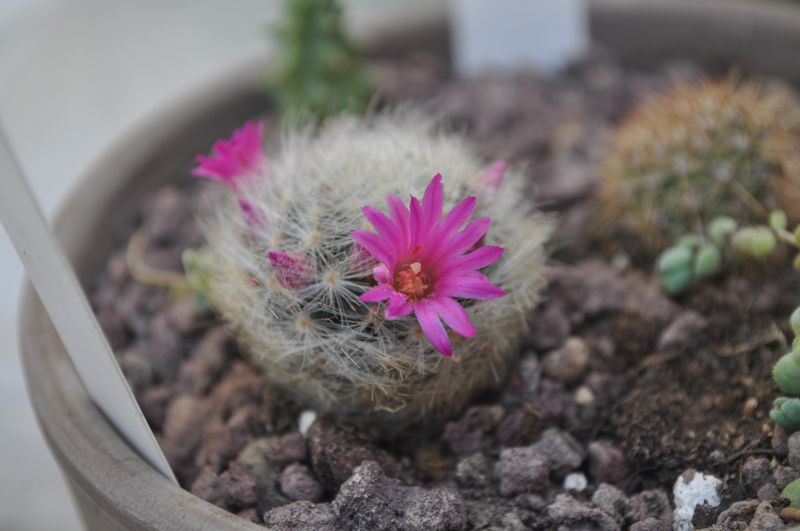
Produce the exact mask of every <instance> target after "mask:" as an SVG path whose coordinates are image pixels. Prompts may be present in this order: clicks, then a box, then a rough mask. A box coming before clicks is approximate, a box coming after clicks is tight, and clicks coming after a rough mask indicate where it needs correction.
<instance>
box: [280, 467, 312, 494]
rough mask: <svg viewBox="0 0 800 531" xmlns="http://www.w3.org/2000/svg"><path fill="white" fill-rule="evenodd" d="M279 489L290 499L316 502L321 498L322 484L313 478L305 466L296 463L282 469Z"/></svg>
mask: <svg viewBox="0 0 800 531" xmlns="http://www.w3.org/2000/svg"><path fill="white" fill-rule="evenodd" d="M281 490H282V491H283V493H284V494H285V495H286V497H287V498H289V499H290V500H292V501H300V500H306V501H312V502H317V501H320V499H322V486H321V485H320V484H319V483H318V482H317V480H316V479H314V476H313V475H311V471H310V470H309V469H308V467H307V466H305V465H301V464H297V463H295V464H293V465H289V466H288V467H286V468H285V469H284V470H283V474H281Z"/></svg>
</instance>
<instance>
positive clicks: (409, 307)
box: [353, 174, 505, 356]
mask: <svg viewBox="0 0 800 531" xmlns="http://www.w3.org/2000/svg"><path fill="white" fill-rule="evenodd" d="M443 202H444V187H443V186H442V176H441V175H440V174H436V176H434V178H433V179H432V180H431V182H430V184H429V185H428V187H427V188H426V189H425V195H424V196H423V198H422V203H420V201H419V200H418V199H417V198H416V197H414V196H411V201H410V203H409V207H410V208H407V207H406V205H405V204H404V203H403V201H402V200H401V199H400V198H399V197H397V196H396V195H393V194H389V195H388V196H387V197H386V203H387V204H388V206H389V212H390V215H389V216H386V215H385V214H383V213H382V212H380V211H379V210H377V209H375V208H373V207H370V206H365V207H364V209H363V211H364V216H365V217H366V218H367V220H368V221H369V222H370V223H371V224H372V226H373V227H375V230H376V231H377V234H374V233H372V232H368V231H361V230H359V231H355V232H353V238H354V239H355V241H356V242H357V243H358V244H360V245H362V246H363V247H364V248H365V249H367V250H368V251H369V252H370V253H371V254H372V255H373V256H374V257H375V259H376V260H377V261H378V262H380V264H379V265H378V266H377V267H375V269H374V270H373V277H374V278H375V280H376V281H377V282H378V285H377V286H375V287H373V288H372V289H370V290H369V291H367V292H366V293H364V294H363V295H361V300H362V301H364V302H380V301H388V304H387V305H386V317H387V318H389V319H397V318H400V317H405V316H407V315H410V314H411V313H414V314H415V315H416V317H417V321H418V322H419V325H420V327H421V328H422V331H423V333H424V334H425V336H426V337H427V338H428V340H429V341H430V342H431V344H433V346H434V348H435V349H436V350H437V351H439V352H440V353H442V354H443V355H445V356H452V354H453V346H452V344H451V343H450V338H449V337H448V335H447V331H446V330H445V328H444V325H443V324H442V321H444V323H445V324H447V325H448V326H449V327H450V328H452V329H453V331H455V332H456V333H457V334H459V335H461V336H464V337H474V336H475V327H474V326H473V324H472V322H471V321H470V319H469V316H468V315H467V312H466V311H465V310H464V308H463V307H462V306H461V304H459V303H458V302H457V301H456V299H494V298H497V297H501V296H503V295H504V294H505V292H504V291H503V289H502V288H500V287H499V286H495V285H494V284H492V283H491V282H489V279H488V278H487V277H486V275H484V274H483V273H481V272H479V271H478V270H479V269H481V268H483V267H486V266H488V265H490V264H493V263H495V262H496V261H497V260H499V259H500V257H501V256H502V254H503V248H502V247H496V246H482V247H478V248H476V249H474V250H471V251H470V249H471V248H472V247H473V246H474V245H475V244H476V243H477V242H478V241H479V240H480V239H481V238H482V237H483V236H484V234H486V231H488V230H489V225H491V222H492V220H491V218H489V217H485V218H478V219H475V220H473V221H471V222H470V223H469V224H468V225H467V226H466V227H464V228H463V229H462V228H461V227H462V226H463V225H464V223H466V221H467V219H468V218H469V217H470V215H471V214H472V212H473V210H475V206H476V199H475V197H474V196H473V197H468V198H466V199H464V200H463V201H461V202H460V203H458V204H457V205H456V206H455V207H453V209H452V210H450V212H449V213H448V214H447V215H446V216H444V217H443V216H442V207H443ZM468 251H469V252H468Z"/></svg>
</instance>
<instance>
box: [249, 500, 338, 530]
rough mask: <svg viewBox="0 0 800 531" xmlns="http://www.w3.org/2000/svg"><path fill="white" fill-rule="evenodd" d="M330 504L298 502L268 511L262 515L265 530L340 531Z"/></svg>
mask: <svg viewBox="0 0 800 531" xmlns="http://www.w3.org/2000/svg"><path fill="white" fill-rule="evenodd" d="M337 520H338V519H337V517H336V513H334V512H333V508H332V507H331V504H330V503H316V504H315V503H311V502H308V501H298V502H294V503H290V504H288V505H283V506H281V507H277V508H275V509H272V510H270V511H269V512H267V513H266V514H265V515H264V524H265V525H266V526H267V529H272V530H274V531H300V530H303V529H308V530H309V531H310V530H312V529H313V530H315V531H341V529H342V528H341V527H339V525H338V524H337Z"/></svg>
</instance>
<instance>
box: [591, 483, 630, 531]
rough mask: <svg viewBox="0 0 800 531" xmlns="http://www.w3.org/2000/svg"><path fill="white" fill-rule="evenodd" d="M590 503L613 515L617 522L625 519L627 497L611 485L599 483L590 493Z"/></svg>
mask: <svg viewBox="0 0 800 531" xmlns="http://www.w3.org/2000/svg"><path fill="white" fill-rule="evenodd" d="M592 503H593V504H595V505H596V506H597V507H598V508H600V509H602V510H603V511H605V512H606V513H607V514H609V515H611V516H612V517H614V519H615V520H617V521H618V522H622V521H623V520H624V519H625V512H626V511H627V506H628V505H627V504H628V499H627V497H626V496H625V493H624V492H622V491H621V490H619V489H618V488H617V487H615V486H613V485H609V484H608V483H601V484H600V486H598V487H597V490H595V491H594V494H592Z"/></svg>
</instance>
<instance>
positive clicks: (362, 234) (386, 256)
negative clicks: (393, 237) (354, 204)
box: [353, 230, 394, 264]
mask: <svg viewBox="0 0 800 531" xmlns="http://www.w3.org/2000/svg"><path fill="white" fill-rule="evenodd" d="M353 239H354V240H355V241H357V242H358V243H359V244H360V245H361V246H362V247H364V248H365V249H366V250H367V251H369V252H370V253H372V256H374V257H375V258H377V259H378V261H380V262H383V263H384V264H393V263H394V260H392V256H393V253H392V251H391V250H390V248H389V246H388V244H387V243H386V242H385V241H384V240H382V239H380V238H379V237H378V235H377V234H373V233H371V232H367V231H365V230H357V231H353Z"/></svg>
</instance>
